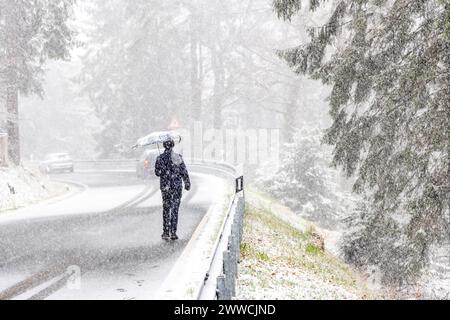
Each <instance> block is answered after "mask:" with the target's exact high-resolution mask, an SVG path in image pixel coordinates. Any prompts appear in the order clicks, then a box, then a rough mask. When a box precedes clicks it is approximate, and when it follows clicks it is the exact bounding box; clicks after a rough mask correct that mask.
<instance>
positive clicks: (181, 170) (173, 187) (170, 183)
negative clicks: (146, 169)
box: [155, 139, 191, 240]
mask: <svg viewBox="0 0 450 320" xmlns="http://www.w3.org/2000/svg"><path fill="white" fill-rule="evenodd" d="M163 146H164V152H163V153H162V154H161V155H159V156H158V157H157V159H156V164H155V175H156V176H158V177H159V178H160V185H159V187H160V189H161V195H162V200H163V233H162V235H161V238H162V239H164V240H169V238H170V239H172V240H177V239H178V236H177V225H178V209H179V207H180V202H181V196H182V191H183V182H184V188H185V189H186V191H188V190H190V188H191V181H190V179H189V173H188V171H187V169H186V165H185V163H184V161H183V157H182V156H181V155H180V154H178V153H175V152H174V151H173V147H174V146H175V143H174V141H173V140H172V139H168V140H166V141H164V143H163Z"/></svg>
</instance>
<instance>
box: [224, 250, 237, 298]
mask: <svg viewBox="0 0 450 320" xmlns="http://www.w3.org/2000/svg"><path fill="white" fill-rule="evenodd" d="M232 263H233V260H232V255H231V252H230V250H226V251H224V253H223V269H224V270H223V271H224V272H223V273H224V274H225V287H226V296H227V299H231V297H232V296H234V293H235V292H234V276H233V267H232Z"/></svg>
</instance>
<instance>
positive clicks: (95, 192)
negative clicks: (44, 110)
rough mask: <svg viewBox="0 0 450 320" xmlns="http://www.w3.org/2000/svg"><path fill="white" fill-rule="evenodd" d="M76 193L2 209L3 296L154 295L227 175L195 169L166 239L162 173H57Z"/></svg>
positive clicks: (0, 286) (0, 272) (0, 260)
mask: <svg viewBox="0 0 450 320" xmlns="http://www.w3.org/2000/svg"><path fill="white" fill-rule="evenodd" d="M53 178H54V179H58V180H63V181H69V182H73V183H75V184H76V185H77V186H78V187H77V190H78V191H76V192H74V193H73V194H70V195H68V196H66V197H64V198H63V199H59V200H57V201H56V200H55V201H50V202H47V203H41V204H38V205H34V206H31V207H28V208H25V209H21V210H16V211H13V212H9V213H7V214H3V215H1V216H0V238H1V242H0V299H152V298H158V297H157V296H155V293H156V291H157V288H158V287H159V285H161V284H162V282H163V281H164V279H165V276H166V275H167V274H168V272H169V271H170V268H171V267H172V265H173V264H174V262H175V261H176V259H177V258H178V256H179V255H180V254H181V252H182V250H183V248H184V247H185V245H186V244H187V242H188V241H189V239H190V237H191V235H192V233H193V232H194V230H195V228H196V226H197V225H198V223H199V222H200V220H201V219H202V217H203V215H204V214H205V213H206V211H207V210H208V208H209V207H210V206H211V205H212V204H213V203H214V202H215V201H217V198H216V197H217V196H220V192H221V190H223V189H221V188H223V185H224V184H223V180H222V179H220V178H217V177H213V176H208V175H205V174H195V173H191V180H192V189H191V191H189V192H186V191H184V194H183V200H182V204H181V208H180V216H179V224H178V230H179V232H178V235H179V237H180V239H179V240H177V241H163V240H161V233H162V208H161V195H160V191H159V189H158V180H156V179H153V180H148V181H143V180H139V179H137V178H136V177H135V176H134V173H132V172H84V173H77V172H75V173H73V174H61V175H54V176H53Z"/></svg>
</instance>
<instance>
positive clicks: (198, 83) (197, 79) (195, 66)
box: [190, 15, 203, 120]
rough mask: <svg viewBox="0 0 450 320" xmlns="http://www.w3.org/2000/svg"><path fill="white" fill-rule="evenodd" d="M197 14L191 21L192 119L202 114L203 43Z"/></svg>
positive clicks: (199, 117) (197, 118)
mask: <svg viewBox="0 0 450 320" xmlns="http://www.w3.org/2000/svg"><path fill="white" fill-rule="evenodd" d="M197 20H198V16H197V15H191V21H190V29H191V30H190V36H191V39H190V42H191V43H190V53H191V107H192V108H191V110H192V119H193V120H199V119H201V116H202V72H203V71H202V60H201V59H202V57H201V44H200V42H199V40H198V26H197V23H198V22H197Z"/></svg>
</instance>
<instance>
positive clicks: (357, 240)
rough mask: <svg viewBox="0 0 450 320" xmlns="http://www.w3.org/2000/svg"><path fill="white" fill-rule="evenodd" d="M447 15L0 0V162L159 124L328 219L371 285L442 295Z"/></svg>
mask: <svg viewBox="0 0 450 320" xmlns="http://www.w3.org/2000/svg"><path fill="white" fill-rule="evenodd" d="M449 12H450V11H449V9H448V5H447V4H444V1H439V0H427V1H420V3H419V2H415V1H411V2H408V1H363V2H361V1H356V0H349V1H339V0H329V1H300V0H293V1H287V0H244V1H241V0H227V1H222V0H176V1H174V0H107V1H106V0H78V1H73V0H55V1H49V2H42V3H41V2H36V3H34V4H30V3H28V2H27V1H23V0H21V1H19V0H17V1H9V0H0V50H1V51H0V165H1V166H4V167H11V168H14V167H19V168H20V167H21V166H25V167H27V166H28V165H34V166H36V164H38V163H39V162H40V161H41V160H42V159H44V157H45V156H46V155H48V154H51V153H68V154H69V155H70V157H71V158H72V159H75V160H76V161H82V160H113V159H116V160H126V159H128V160H130V159H131V160H135V159H139V158H142V156H143V152H144V151H145V148H133V146H136V141H137V140H138V139H140V138H141V137H144V136H146V135H149V134H151V133H153V132H157V131H167V130H174V131H177V132H179V133H180V134H181V136H182V139H181V140H182V142H181V144H180V145H177V146H176V150H177V151H178V152H180V153H182V154H183V156H184V157H185V158H186V159H189V160H196V161H197V160H198V161H201V160H214V161H216V162H226V163H229V164H232V165H236V166H239V167H242V168H243V172H245V174H244V175H245V179H246V180H245V181H246V183H248V184H249V185H251V187H252V188H255V190H258V192H262V193H263V194H265V195H267V196H269V197H273V198H274V199H275V200H276V201H279V202H280V203H282V204H283V205H285V206H287V207H289V208H290V210H292V211H293V212H294V213H295V214H297V215H299V216H302V217H303V218H306V219H308V220H310V221H312V222H314V223H316V224H317V225H318V226H319V227H321V228H324V229H326V230H329V231H330V232H336V233H338V235H339V239H340V240H341V242H339V243H335V244H334V245H335V246H336V254H337V255H338V256H339V257H341V258H342V259H343V260H345V261H346V262H348V263H349V264H351V265H353V266H355V267H356V268H358V270H361V271H362V272H366V274H368V277H371V276H373V275H376V277H377V279H376V281H377V283H378V284H380V285H383V286H386V287H389V288H390V287H394V288H395V289H396V290H399V291H401V292H402V293H405V294H410V293H411V292H414V290H415V289H416V286H421V290H422V289H423V290H422V291H423V292H426V293H423V294H424V296H426V297H432V298H435V297H436V295H440V296H439V297H441V298H442V297H448V294H449V292H450V288H449V287H448V279H449V277H450V276H449V274H450V257H449V256H448V252H449V251H448V244H449V242H450V214H449V203H448V199H449V197H448V195H449V194H448V192H449V179H448V177H449V172H448V168H449V167H450V166H449V165H448V162H449V157H448V150H449V149H448V142H449V141H450V140H449V137H448V124H449V121H450V120H449V112H448V110H449V109H448V101H449V96H450V95H449V91H448V87H449V83H450V80H449V78H448V74H449V73H448V69H449V59H448V52H449V51H448V50H449V48H450V45H449V34H450V30H449V27H448V19H449ZM6 133H7V135H6ZM6 136H7V139H6ZM158 146H159V145H158ZM144 155H145V154H144ZM5 170H6V169H5ZM72 170H73V167H72ZM44 171H45V170H44ZM3 187H4V189H5V190H11V189H6V185H4V186H3ZM8 187H9V184H8ZM5 192H6V193H7V192H8V191H5ZM442 252H443V253H442ZM438 253H439V254H438ZM433 261H438V263H435V266H436V265H439V268H438V269H439V270H438V271H436V270H435V269H433V268H434V267H433ZM442 261H443V262H442ZM374 277H375V276H374ZM430 278H432V279H433V281H436V282H437V283H438V284H437V285H436V288H438V289H436V290H435V289H434V287H433V289H430V288H429V287H427V283H428V282H430V283H431V281H429V279H430ZM427 279H428V280H427ZM374 281H375V280H374ZM411 284H412V285H411ZM425 287H426V289H424V288H425ZM430 292H431V293H430ZM436 292H438V293H436Z"/></svg>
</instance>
